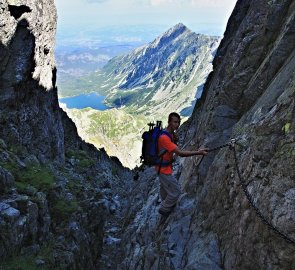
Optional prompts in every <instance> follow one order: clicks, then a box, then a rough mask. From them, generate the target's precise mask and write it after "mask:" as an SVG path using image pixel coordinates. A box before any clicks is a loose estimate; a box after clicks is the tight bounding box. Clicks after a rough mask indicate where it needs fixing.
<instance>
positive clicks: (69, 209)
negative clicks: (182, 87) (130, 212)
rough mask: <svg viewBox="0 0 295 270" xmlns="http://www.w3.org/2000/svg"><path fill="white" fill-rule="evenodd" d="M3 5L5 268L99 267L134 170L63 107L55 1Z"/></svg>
mask: <svg viewBox="0 0 295 270" xmlns="http://www.w3.org/2000/svg"><path fill="white" fill-rule="evenodd" d="M0 10H1V13H0V24H1V27H0V62H1V66H0V104H1V106H0V232H1V233H0V257H1V262H0V268H1V269H36V268H37V267H42V268H43V269H96V268H97V267H96V264H97V263H98V261H99V259H100V256H101V255H102V253H103V238H104V237H107V234H106V232H105V224H106V220H107V219H108V216H109V215H111V214H114V213H116V212H117V210H119V209H120V205H119V204H118V203H116V201H115V199H114V196H115V194H116V190H118V189H119V188H121V187H122V189H124V187H123V185H121V186H119V185H118V182H120V181H123V182H124V181H125V180H126V179H129V178H130V175H129V171H127V170H126V169H124V168H123V167H122V165H121V164H120V162H119V161H118V160H117V159H114V158H113V159H110V158H109V157H108V156H107V155H106V154H105V152H104V151H97V150H96V149H95V148H94V147H93V146H92V145H89V144H86V143H85V142H84V141H82V140H81V138H80V137H79V136H78V135H77V130H76V127H75V125H74V123H73V122H72V121H71V120H70V119H69V118H68V117H67V115H66V114H65V113H64V112H63V111H62V110H61V109H60V108H59V105H58V100H57V88H56V86H55V80H56V68H55V61H54V57H53V55H54V51H53V49H54V42H55V28H56V10H55V6H54V3H53V1H52V0H49V1H48V0H46V1H45V0H44V1H34V0H26V1H22V0H16V1H15V0H7V1H0ZM115 183H116V184H115ZM113 186H114V187H113ZM110 190H112V191H111V192H110ZM121 194H124V192H121ZM117 200H118V199H117Z"/></svg>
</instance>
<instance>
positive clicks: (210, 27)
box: [55, 0, 236, 38]
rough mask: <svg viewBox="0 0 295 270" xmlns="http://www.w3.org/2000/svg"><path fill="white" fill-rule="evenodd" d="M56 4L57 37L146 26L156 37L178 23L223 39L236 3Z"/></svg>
mask: <svg viewBox="0 0 295 270" xmlns="http://www.w3.org/2000/svg"><path fill="white" fill-rule="evenodd" d="M55 3H56V7H57V13H58V28H57V33H58V36H61V35H67V34H68V35H69V34H71V33H72V34H78V35H79V34H80V35H81V34H82V35H85V31H86V32H87V31H99V30H102V31H103V29H109V28H112V27H113V28H115V27H121V28H122V29H124V28H125V29H126V28H130V29H131V30H132V28H134V27H135V28H136V29H138V28H139V27H142V28H145V27H146V28H147V27H149V26H153V27H154V28H155V29H154V30H155V31H154V32H155V34H156V35H158V34H160V33H161V32H164V31H166V30H167V29H169V28H170V27H173V26H174V25H176V24H177V23H183V24H184V25H185V26H187V27H188V28H189V29H191V30H192V31H194V32H196V33H200V34H206V35H213V36H222V35H223V33H224V31H225V28H226V24H227V21H228V18H229V16H230V14H231V12H232V10H233V8H234V6H235V3H236V0H223V1H221V0H125V1H124V2H123V1H122V0H121V1H119V0H74V1H71V0H55ZM77 18H79V19H77ZM152 30H153V29H152ZM134 38H136V37H134Z"/></svg>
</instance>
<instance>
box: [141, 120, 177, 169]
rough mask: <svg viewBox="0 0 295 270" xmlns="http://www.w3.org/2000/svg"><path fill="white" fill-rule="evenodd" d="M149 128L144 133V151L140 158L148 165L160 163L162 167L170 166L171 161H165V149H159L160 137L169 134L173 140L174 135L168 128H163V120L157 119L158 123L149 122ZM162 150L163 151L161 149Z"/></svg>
mask: <svg viewBox="0 0 295 270" xmlns="http://www.w3.org/2000/svg"><path fill="white" fill-rule="evenodd" d="M148 126H149V130H148V131H145V132H144V133H143V134H142V151H141V157H140V160H141V162H142V163H143V164H145V165H147V166H154V165H160V166H161V167H164V166H168V165H169V164H171V163H172V162H171V161H163V159H162V158H163V155H164V154H165V153H166V151H165V149H158V139H159V137H160V136H161V135H162V134H165V135H167V136H168V137H169V138H170V140H171V141H172V137H171V135H170V134H169V132H167V131H166V130H163V129H162V122H161V121H157V124H156V125H155V124H154V123H149V124H148ZM159 150H161V151H159Z"/></svg>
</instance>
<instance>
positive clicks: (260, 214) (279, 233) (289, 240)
mask: <svg viewBox="0 0 295 270" xmlns="http://www.w3.org/2000/svg"><path fill="white" fill-rule="evenodd" d="M236 142H237V139H231V141H230V142H229V143H226V144H223V145H221V146H218V147H214V148H211V149H209V150H208V152H212V151H216V150H219V149H221V148H224V147H227V146H229V147H230V149H231V150H233V152H234V158H235V167H236V170H237V174H238V177H239V179H240V182H241V186H242V188H243V191H244V193H245V195H246V197H247V199H248V201H249V203H250V205H251V206H252V207H253V208H254V210H255V212H256V214H257V215H258V216H259V217H260V219H261V220H262V221H263V223H265V224H266V225H267V226H268V227H269V228H270V229H272V230H273V231H274V232H276V233H277V234H278V235H279V236H281V237H282V238H283V239H284V240H286V241H287V242H288V243H291V244H293V245H295V240H294V239H292V238H290V237H289V236H288V235H286V234H285V233H283V232H281V231H280V230H279V229H278V228H277V227H275V226H274V225H272V224H271V223H270V222H269V221H268V220H267V219H266V218H265V217H264V216H263V214H262V213H261V211H260V210H259V209H258V208H257V206H256V205H255V203H254V200H253V198H252V197H251V195H250V193H249V191H248V189H247V186H246V184H245V181H244V179H243V178H242V175H241V172H240V169H239V164H238V158H237V152H236V148H235V144H236ZM198 165H199V164H198Z"/></svg>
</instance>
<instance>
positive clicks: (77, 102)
mask: <svg viewBox="0 0 295 270" xmlns="http://www.w3.org/2000/svg"><path fill="white" fill-rule="evenodd" d="M104 99H105V96H100V95H98V94H96V93H90V94H81V95H79V96H74V97H66V98H60V99H59V102H60V103H65V104H66V106H67V108H69V109H74V108H75V109H83V108H87V107H90V108H93V109H95V110H100V111H105V110H107V109H110V107H108V106H106V105H105V104H104V103H103V101H104Z"/></svg>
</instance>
